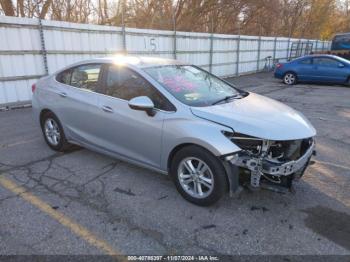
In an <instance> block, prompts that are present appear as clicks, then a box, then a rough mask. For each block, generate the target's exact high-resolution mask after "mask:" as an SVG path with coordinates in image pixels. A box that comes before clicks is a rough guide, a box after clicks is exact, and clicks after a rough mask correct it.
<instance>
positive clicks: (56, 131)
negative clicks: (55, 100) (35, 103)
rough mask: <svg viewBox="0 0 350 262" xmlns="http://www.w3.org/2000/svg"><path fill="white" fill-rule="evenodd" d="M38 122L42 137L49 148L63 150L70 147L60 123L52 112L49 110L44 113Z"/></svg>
mask: <svg viewBox="0 0 350 262" xmlns="http://www.w3.org/2000/svg"><path fill="white" fill-rule="evenodd" d="M40 124H41V130H42V132H43V135H44V139H45V141H46V143H47V145H48V146H49V147H50V148H51V149H53V150H55V151H60V152H64V151H67V150H69V149H70V148H71V147H72V145H71V144H70V143H68V142H67V140H66V136H65V134H64V131H63V128H62V125H61V123H60V121H59V120H58V118H57V117H56V115H55V114H54V113H52V112H50V111H48V112H46V113H44V114H43V115H42V117H41V119H40Z"/></svg>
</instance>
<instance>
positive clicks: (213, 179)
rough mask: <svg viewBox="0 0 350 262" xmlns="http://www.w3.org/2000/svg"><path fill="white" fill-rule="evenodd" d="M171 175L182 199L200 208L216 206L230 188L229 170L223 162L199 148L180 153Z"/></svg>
mask: <svg viewBox="0 0 350 262" xmlns="http://www.w3.org/2000/svg"><path fill="white" fill-rule="evenodd" d="M170 174H171V177H172V179H173V181H174V183H175V186H176V188H177V190H178V192H179V193H180V194H181V196H182V197H183V198H184V199H186V200H187V201H189V202H191V203H193V204H196V205H199V206H209V205H212V204H214V203H215V202H217V201H218V200H219V199H220V198H221V197H222V196H223V195H224V193H225V192H226V191H227V189H228V183H227V176H226V171H225V168H224V167H223V165H222V163H221V162H220V160H219V159H218V158H217V157H215V156H214V155H212V154H211V153H210V152H208V151H207V150H205V149H203V148H201V147H199V146H187V147H184V148H182V149H181V150H180V151H178V152H177V153H176V154H175V156H174V158H173V160H172V163H171V166H170Z"/></svg>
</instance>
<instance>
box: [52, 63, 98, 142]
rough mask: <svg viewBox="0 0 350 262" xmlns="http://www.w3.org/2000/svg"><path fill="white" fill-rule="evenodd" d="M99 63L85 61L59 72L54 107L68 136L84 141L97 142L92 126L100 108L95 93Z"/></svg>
mask: <svg viewBox="0 0 350 262" xmlns="http://www.w3.org/2000/svg"><path fill="white" fill-rule="evenodd" d="M101 68H102V64H96V63H93V64H84V65H80V66H77V67H74V68H71V69H69V70H66V71H64V72H62V73H61V74H59V75H58V76H57V78H56V80H57V81H58V82H59V84H58V87H57V103H58V106H57V110H58V115H59V118H60V120H61V122H62V125H63V127H64V129H65V132H66V134H67V136H68V137H69V138H72V139H73V140H76V141H78V142H81V143H83V144H94V142H95V141H96V138H95V134H94V133H93V131H92V130H93V129H92V126H93V125H94V121H95V120H96V119H95V118H96V117H97V115H96V111H97V110H98V109H99V107H98V106H99V105H98V96H97V93H98V92H100V90H99V88H100V86H99V83H100V77H101Z"/></svg>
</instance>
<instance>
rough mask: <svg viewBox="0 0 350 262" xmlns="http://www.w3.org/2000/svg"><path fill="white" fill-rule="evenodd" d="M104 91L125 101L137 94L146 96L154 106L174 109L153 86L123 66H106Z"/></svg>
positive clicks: (166, 109) (169, 109)
mask: <svg viewBox="0 0 350 262" xmlns="http://www.w3.org/2000/svg"><path fill="white" fill-rule="evenodd" d="M105 93H106V95H109V96H113V97H116V98H120V99H124V100H127V101H129V100H130V99H132V98H134V97H137V96H148V97H149V98H150V99H151V100H152V101H153V103H154V106H155V107H156V108H158V109H161V110H165V111H175V107H174V106H173V105H172V104H171V103H170V102H169V101H168V100H167V99H166V98H165V97H164V96H163V95H162V94H161V93H160V92H159V91H158V90H157V89H156V88H155V87H153V86H152V85H151V84H150V83H149V82H148V81H147V80H145V79H144V78H143V77H142V76H140V75H139V74H137V73H135V72H133V71H132V70H130V69H128V68H125V67H118V66H113V65H111V66H109V67H108V69H107V77H106V91H105Z"/></svg>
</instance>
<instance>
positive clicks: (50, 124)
mask: <svg viewBox="0 0 350 262" xmlns="http://www.w3.org/2000/svg"><path fill="white" fill-rule="evenodd" d="M44 130H45V136H46V139H47V141H48V142H49V143H50V144H51V145H53V146H57V145H58V144H59V142H60V139H61V133H60V129H59V127H58V124H57V122H56V121H55V120H54V119H52V118H47V119H46V120H45V124H44Z"/></svg>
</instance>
